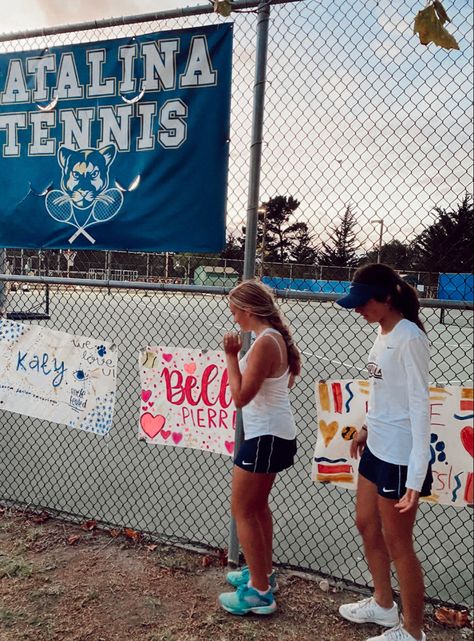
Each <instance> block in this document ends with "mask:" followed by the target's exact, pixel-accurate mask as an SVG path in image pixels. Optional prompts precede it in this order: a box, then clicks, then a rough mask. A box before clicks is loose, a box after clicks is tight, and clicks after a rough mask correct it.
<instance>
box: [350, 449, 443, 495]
mask: <svg viewBox="0 0 474 641" xmlns="http://www.w3.org/2000/svg"><path fill="white" fill-rule="evenodd" d="M407 471H408V466H407V465H394V464H393V463H386V462H385V461H382V460H381V459H379V458H377V457H376V456H374V455H373V454H372V452H371V451H370V450H369V448H368V447H367V446H366V447H365V449H364V451H363V452H362V456H361V459H360V463H359V474H362V476H363V477H364V478H366V479H367V480H369V481H371V482H372V483H374V484H375V485H376V486H377V493H378V494H379V495H380V496H383V498H384V499H401V498H402V496H403V495H404V494H405V492H406V487H405V483H406V482H407ZM432 483H433V474H432V473H431V465H429V466H428V471H427V473H426V478H425V480H424V483H423V487H422V488H421V492H420V496H429V495H430V494H431V485H432Z"/></svg>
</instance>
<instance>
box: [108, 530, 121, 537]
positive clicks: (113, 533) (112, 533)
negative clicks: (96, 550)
mask: <svg viewBox="0 0 474 641" xmlns="http://www.w3.org/2000/svg"><path fill="white" fill-rule="evenodd" d="M109 534H110V536H111V537H112V538H113V539H116V538H117V537H118V536H120V535H121V534H122V530H117V529H116V528H111V529H110V530H109Z"/></svg>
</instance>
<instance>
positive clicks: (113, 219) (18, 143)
mask: <svg viewBox="0 0 474 641" xmlns="http://www.w3.org/2000/svg"><path fill="white" fill-rule="evenodd" d="M231 66H232V25H231V24H219V25H216V26H208V27H199V28H193V29H186V30H179V31H168V32H160V33H157V34H148V35H145V36H137V37H132V38H126V39H125V38H124V39H120V40H107V41H104V42H92V43H88V44H81V45H71V46H64V47H56V48H51V49H44V50H41V51H25V52H18V53H9V54H3V55H0V185H1V190H0V199H1V200H0V247H24V248H35V249H40V248H55V249H115V250H134V251H156V252H162V251H176V252H216V251H220V250H221V249H222V248H223V247H224V244H225V211H226V192H227V168H228V150H229V122H230V93H231Z"/></svg>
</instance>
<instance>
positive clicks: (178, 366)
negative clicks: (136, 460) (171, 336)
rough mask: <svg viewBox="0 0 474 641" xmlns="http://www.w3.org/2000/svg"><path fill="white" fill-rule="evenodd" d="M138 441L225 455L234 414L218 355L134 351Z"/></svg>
mask: <svg viewBox="0 0 474 641" xmlns="http://www.w3.org/2000/svg"><path fill="white" fill-rule="evenodd" d="M139 367H140V380H141V397H140V421H139V428H138V435H139V438H141V439H144V440H146V441H147V442H148V443H151V444H155V445H156V444H158V445H170V446H174V447H191V448H194V449H198V450H204V451H206V452H216V453H218V454H224V455H227V456H229V455H231V454H232V453H233V451H234V441H235V418H236V411H235V407H234V404H233V401H232V397H231V394H230V389H229V383H228V378H227V369H226V364H225V357H224V353H223V352H216V351H203V350H192V349H186V348H180V347H163V346H160V347H147V348H146V349H143V350H141V351H140V353H139Z"/></svg>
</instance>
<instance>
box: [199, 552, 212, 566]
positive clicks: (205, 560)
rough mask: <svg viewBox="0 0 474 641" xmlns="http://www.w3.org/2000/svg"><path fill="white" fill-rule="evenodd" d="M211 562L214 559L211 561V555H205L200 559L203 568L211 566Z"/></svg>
mask: <svg viewBox="0 0 474 641" xmlns="http://www.w3.org/2000/svg"><path fill="white" fill-rule="evenodd" d="M213 562H214V559H213V557H212V555H211V554H206V555H204V556H203V557H202V561H201V564H202V567H203V568H208V567H209V566H210V565H212V564H213Z"/></svg>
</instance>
